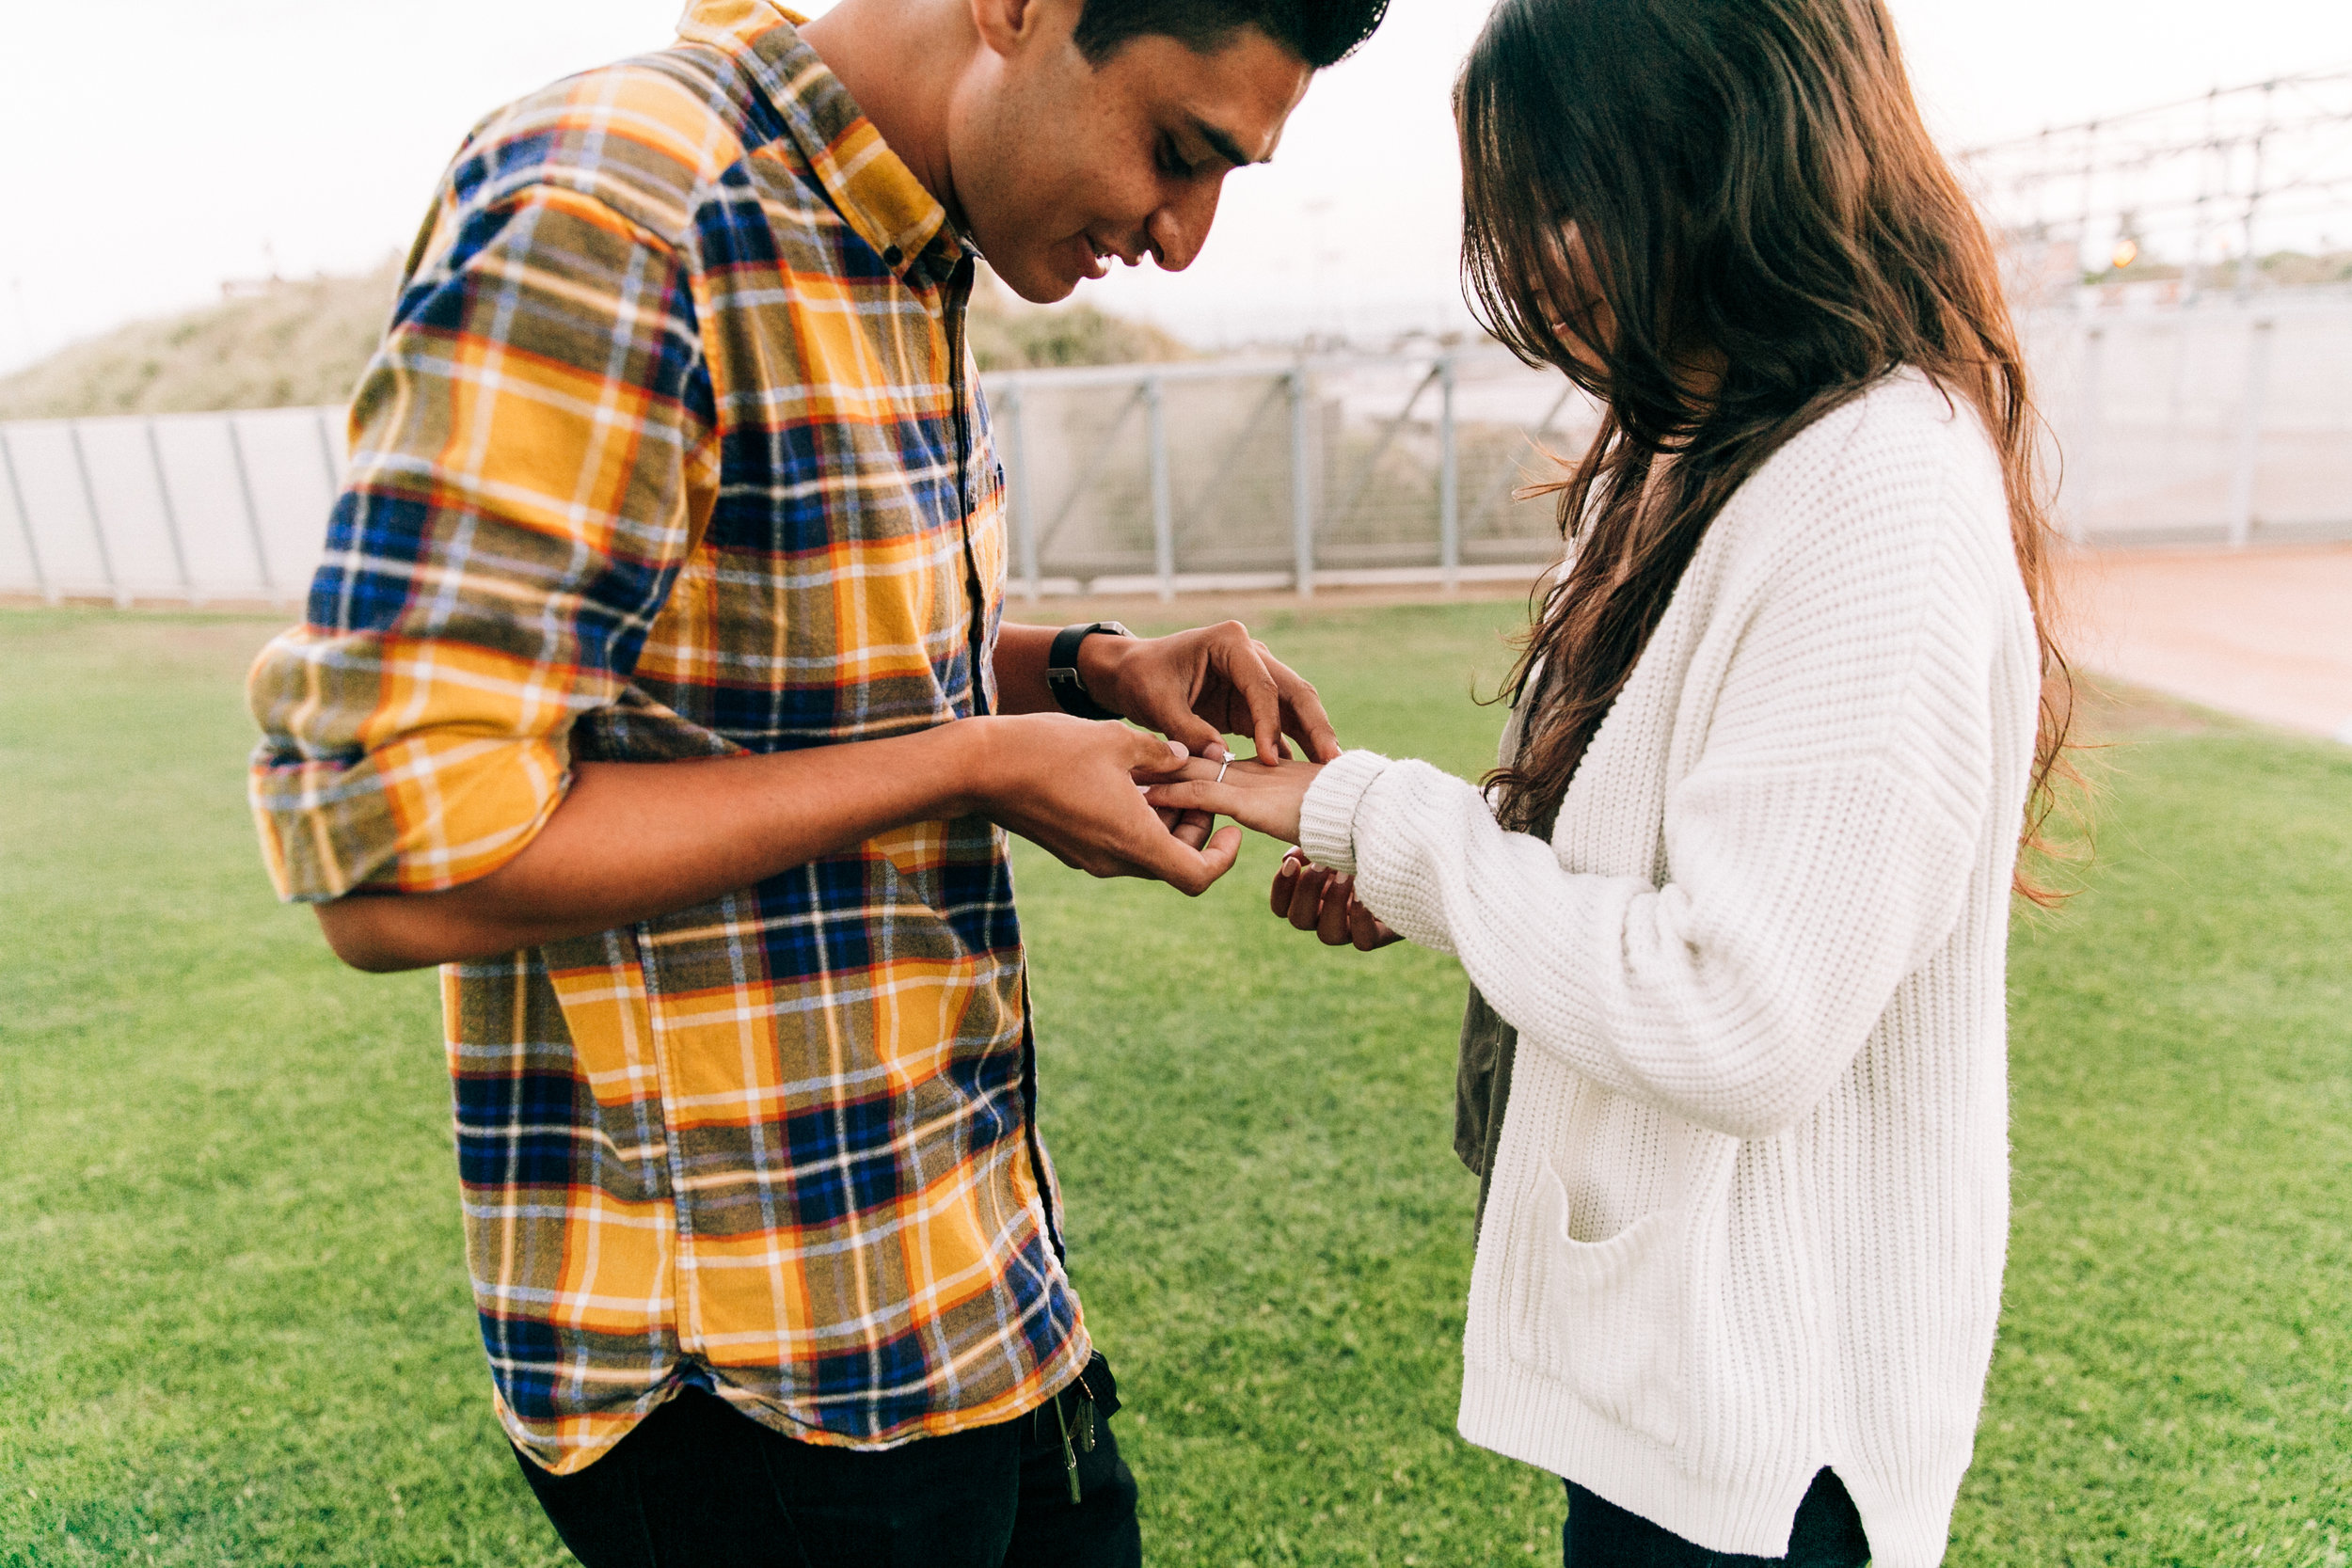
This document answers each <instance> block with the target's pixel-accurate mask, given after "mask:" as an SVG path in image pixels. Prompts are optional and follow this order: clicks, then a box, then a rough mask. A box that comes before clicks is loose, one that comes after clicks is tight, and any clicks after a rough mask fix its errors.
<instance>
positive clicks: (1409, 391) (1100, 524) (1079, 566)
mask: <svg viewBox="0 0 2352 1568" xmlns="http://www.w3.org/2000/svg"><path fill="white" fill-rule="evenodd" d="M983 379H984V384H985V386H986V388H987V390H988V393H989V404H990V407H991V408H992V410H993V415H994V418H995V421H996V446H997V455H998V458H999V460H1000V461H1001V462H1002V463H1003V464H1004V466H1005V470H1006V485H1007V489H1008V492H1009V504H1010V511H1011V515H1010V519H1009V520H1010V524H1011V535H1012V539H1011V545H1012V568H1011V576H1012V579H1013V591H1014V592H1015V593H1017V594H1022V595H1024V596H1025V597H1028V598H1031V599H1035V598H1038V597H1041V596H1043V595H1045V594H1058V593H1076V592H1082V591H1084V592H1092V593H1122V592H1153V593H1157V594H1159V595H1160V596H1161V597H1163V598H1171V597H1173V596H1174V595H1175V594H1179V593H1182V592H1186V591H1189V590H1194V589H1204V588H1228V589H1231V588H1292V589H1295V590H1296V591H1297V592H1298V593H1300V594H1312V593H1313V592H1314V590H1315V588H1316V586H1317V585H1318V584H1323V585H1327V586H1328V585H1345V584H1362V583H1370V582H1396V581H1415V582H1434V583H1438V584H1440V585H1442V586H1446V587H1451V586H1453V585H1454V584H1456V583H1459V582H1461V581H1463V580H1465V579H1466V578H1530V577H1533V576H1534V574H1535V573H1536V572H1537V571H1538V570H1540V569H1541V568H1542V567H1543V566H1544V565H1546V564H1548V563H1549V562H1550V561H1551V560H1552V559H1553V557H1554V556H1556V555H1557V553H1558V551H1559V546H1560V542H1559V534H1558V530H1557V526H1556V523H1555V521H1554V514H1553V511H1552V508H1551V506H1550V504H1549V502H1548V501H1543V500H1526V501H1520V500H1515V499H1514V493H1515V492H1516V491H1517V490H1518V488H1519V487H1520V485H1521V484H1522V483H1525V482H1527V481H1529V480H1531V479H1534V478H1537V477H1540V476H1541V475H1542V474H1543V473H1544V472H1545V471H1546V470H1547V469H1548V468H1549V467H1550V465H1549V463H1548V462H1547V460H1546V458H1545V455H1544V454H1545V453H1547V452H1549V453H1550V454H1552V455H1553V456H1572V455H1574V454H1575V453H1576V452H1578V451H1581V450H1582V446H1583V443H1584V441H1585V440H1586V439H1588V438H1589V436H1590V434H1591V431H1592V428H1593V427H1594V425H1595V423H1596V422H1597V421H1596V420H1594V419H1593V418H1592V417H1591V410H1590V408H1589V405H1588V404H1586V402H1585V400H1584V399H1582V398H1581V396H1578V395H1574V394H1572V393H1571V391H1570V389H1569V388H1567V387H1566V385H1565V383H1564V382H1563V381H1562V380H1561V379H1560V378H1559V377H1557V376H1551V375H1546V374H1541V373H1538V372H1532V371H1529V370H1528V369H1527V368H1526V367H1524V366H1522V365H1520V364H1519V363H1518V361H1517V360H1515V359H1513V358H1511V357H1510V356H1507V355H1504V354H1501V353H1498V352H1495V351H1492V350H1485V349H1480V350H1464V351H1447V352H1441V353H1435V354H1429V355H1402V356H1381V357H1353V358H1345V359H1316V360H1291V361H1271V362H1236V361H1231V360H1220V361H1209V362H1204V363H1198V364H1175V365H1132V366H1117V367H1106V368H1100V369H1083V370H1066V371H1024V372H1009V373H1003V374H996V375H991V376H988V377H985V378H983Z"/></svg>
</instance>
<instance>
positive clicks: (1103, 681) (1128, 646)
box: [1077, 632, 1142, 714]
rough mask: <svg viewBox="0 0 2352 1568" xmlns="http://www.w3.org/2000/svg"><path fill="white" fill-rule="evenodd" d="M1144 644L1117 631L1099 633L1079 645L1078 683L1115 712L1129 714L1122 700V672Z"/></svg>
mask: <svg viewBox="0 0 2352 1568" xmlns="http://www.w3.org/2000/svg"><path fill="white" fill-rule="evenodd" d="M1141 641H1142V639H1140V638H1136V637H1121V636H1120V635H1119V634H1118V633H1116V632H1096V633H1095V634H1094V635H1093V636H1091V637H1089V638H1087V639H1086V640H1085V641H1082V642H1080V643H1079V644H1078V657H1077V669H1078V679H1079V681H1080V682H1081V683H1082V684H1083V685H1084V686H1085V687H1086V689H1087V695H1088V696H1089V697H1091V698H1093V699H1094V700H1095V701H1096V702H1098V703H1100V704H1102V705H1104V707H1106V708H1109V709H1110V710H1111V711H1112V712H1114V713H1120V714H1124V713H1125V712H1126V711H1127V705H1126V704H1125V703H1124V702H1122V701H1121V700H1120V691H1119V672H1120V667H1121V666H1123V665H1124V664H1125V663H1126V662H1127V656H1128V655H1130V654H1132V653H1134V652H1135V651H1136V646H1137V644H1138V643H1140V642H1141Z"/></svg>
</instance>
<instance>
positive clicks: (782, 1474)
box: [516, 1389, 1143, 1568]
mask: <svg viewBox="0 0 2352 1568" xmlns="http://www.w3.org/2000/svg"><path fill="white" fill-rule="evenodd" d="M1073 1393H1074V1390H1073ZM1073 1424H1074V1411H1073ZM516 1457H517V1458H519V1459H522V1466H523V1476H524V1478H525V1479H526V1480H528V1481H530V1482H531V1489H532V1491H533V1492H534V1493H536V1494H537V1495H538V1497H539V1505H540V1506H541V1507H542V1508H544V1509H546V1510H547V1513H548V1518H549V1519H550V1520H552V1521H553V1522H554V1524H555V1530H556V1533H557V1534H558V1535H561V1536H562V1537H563V1538H564V1544H565V1545H566V1546H569V1547H570V1548H571V1549H572V1555H573V1556H575V1557H577V1558H579V1559H580V1561H581V1562H582V1563H584V1564H586V1565H587V1568H701V1565H705V1564H707V1565H708V1568H771V1565H772V1568H1139V1565H1140V1564H1141V1563H1142V1561H1143V1541H1142V1537H1141V1535H1140V1533H1139V1532H1138V1531H1137V1529H1136V1479H1135V1476H1134V1475H1133V1474H1132V1473H1131V1472H1130V1471H1129V1470H1128V1468H1127V1465H1126V1464H1125V1462H1124V1461H1122V1460H1121V1459H1120V1457H1119V1445H1118V1443H1117V1442H1116V1441H1114V1440H1113V1438H1112V1436H1111V1424H1110V1420H1109V1418H1106V1417H1098V1418H1097V1420H1096V1423H1095V1444H1094V1450H1093V1451H1092V1452H1091V1453H1089V1452H1085V1451H1083V1450H1080V1451H1079V1452H1078V1481H1079V1485H1080V1488H1081V1494H1082V1497H1083V1499H1084V1500H1083V1501H1081V1502H1079V1503H1076V1504H1073V1503H1072V1502H1071V1500H1070V1480H1069V1476H1068V1473H1067V1472H1066V1471H1065V1469H1064V1467H1063V1462H1062V1445H1061V1430H1060V1427H1059V1425H1058V1423H1057V1421H1056V1419H1055V1414H1054V1406H1053V1405H1051V1404H1048V1405H1046V1406H1044V1407H1043V1408H1041V1409H1040V1410H1038V1411H1036V1412H1033V1413H1032V1414H1031V1415H1028V1416H1024V1417H1021V1418H1018V1419H1016V1420H1012V1421H1008V1422H1006V1423H1004V1424H1003V1425H1001V1426H993V1427H981V1428H979V1429H977V1430H976V1431H972V1432H960V1433H953V1434H951V1435H949V1436H946V1437H926V1438H921V1439H918V1440H917V1441H915V1442H912V1443H909V1444H906V1445H905V1446H903V1447H901V1448H896V1449H884V1450H882V1452H879V1453H874V1452H866V1451H861V1450H858V1449H839V1448H820V1447H818V1446H817V1445H816V1444H813V1443H801V1442H796V1441H794V1440H793V1439H792V1438H789V1437H787V1436H784V1435H783V1434H782V1433H775V1432H771V1431H770V1430H768V1428H766V1427H764V1426H761V1425H759V1424H758V1423H757V1422H755V1421H754V1420H752V1419H750V1418H747V1417H744V1416H739V1415H738V1414H736V1412H735V1411H734V1410H733V1409H732V1408H730V1407H729V1406H728V1405H727V1403H726V1402H724V1401H723V1400H721V1399H720V1398H718V1397H717V1396H716V1395H713V1394H708V1393H705V1392H703V1391H702V1390H700V1389H690V1390H688V1391H687V1392H685V1393H683V1394H680V1395H679V1396H678V1397H677V1398H675V1399H674V1400H672V1401H671V1402H669V1403H667V1404H665V1405H663V1406H662V1407H661V1408H660V1409H659V1410H657V1411H655V1412H654V1413H653V1414H652V1415H650V1416H648V1417H646V1418H645V1419H644V1421H643V1422H641V1423H639V1425H638V1426H637V1428H636V1430H635V1431H633V1432H631V1433H629V1434H628V1436H627V1437H624V1438H622V1439H621V1441H620V1442H619V1443H617V1444H616V1445H614V1447H613V1449H612V1452H611V1453H608V1454H606V1455H605V1456H604V1457H603V1458H602V1459H599V1460H597V1461H596V1463H595V1464H594V1465H589V1466H588V1468H586V1469H584V1470H581V1471H578V1472H576V1473H575V1474H572V1475H568V1476H555V1475H549V1474H548V1472H547V1471H545V1470H543V1469H541V1468H540V1467H539V1466H538V1465H534V1464H532V1462H531V1461H530V1460H529V1459H528V1458H524V1457H523V1456H522V1455H521V1454H519V1453H517V1455H516Z"/></svg>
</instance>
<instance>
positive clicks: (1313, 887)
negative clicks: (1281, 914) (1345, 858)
mask: <svg viewBox="0 0 2352 1568" xmlns="http://www.w3.org/2000/svg"><path fill="white" fill-rule="evenodd" d="M1330 881H1331V873H1329V872H1328V871H1326V870H1325V869H1324V868H1323V867H1322V866H1319V865H1302V866H1300V867H1299V868H1298V885H1297V886H1296V887H1295V888H1294V889H1292V891H1291V907H1290V923H1291V924H1292V925H1293V926H1295V927H1298V929H1300V930H1302V931H1311V930H1314V929H1315V928H1316V927H1319V926H1321V925H1322V923H1323V899H1324V890H1325V889H1326V888H1327V887H1328V886H1329V885H1330Z"/></svg>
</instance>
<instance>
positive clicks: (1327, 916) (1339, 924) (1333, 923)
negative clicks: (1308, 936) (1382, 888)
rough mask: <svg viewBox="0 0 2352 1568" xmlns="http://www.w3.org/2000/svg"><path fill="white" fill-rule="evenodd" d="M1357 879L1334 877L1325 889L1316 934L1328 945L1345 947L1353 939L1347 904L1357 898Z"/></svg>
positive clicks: (1317, 918) (1316, 922)
mask: <svg viewBox="0 0 2352 1568" xmlns="http://www.w3.org/2000/svg"><path fill="white" fill-rule="evenodd" d="M1355 896H1356V879H1355V878H1353V877H1334V878H1332V879H1331V881H1330V884H1329V885H1328V886H1327V887H1326V888H1325V889H1324V890H1323V911H1322V913H1321V914H1320V915H1318V916H1317V917H1316V920H1315V935H1316V936H1317V937H1318V938H1320V939H1321V940H1322V942H1323V945H1324V946H1326V947H1345V946H1346V945H1347V944H1348V942H1350V941H1351V940H1352V939H1351V938H1350V937H1349V935H1348V930H1347V906H1348V905H1349V904H1350V903H1352V902H1353V901H1354V900H1355Z"/></svg>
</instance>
